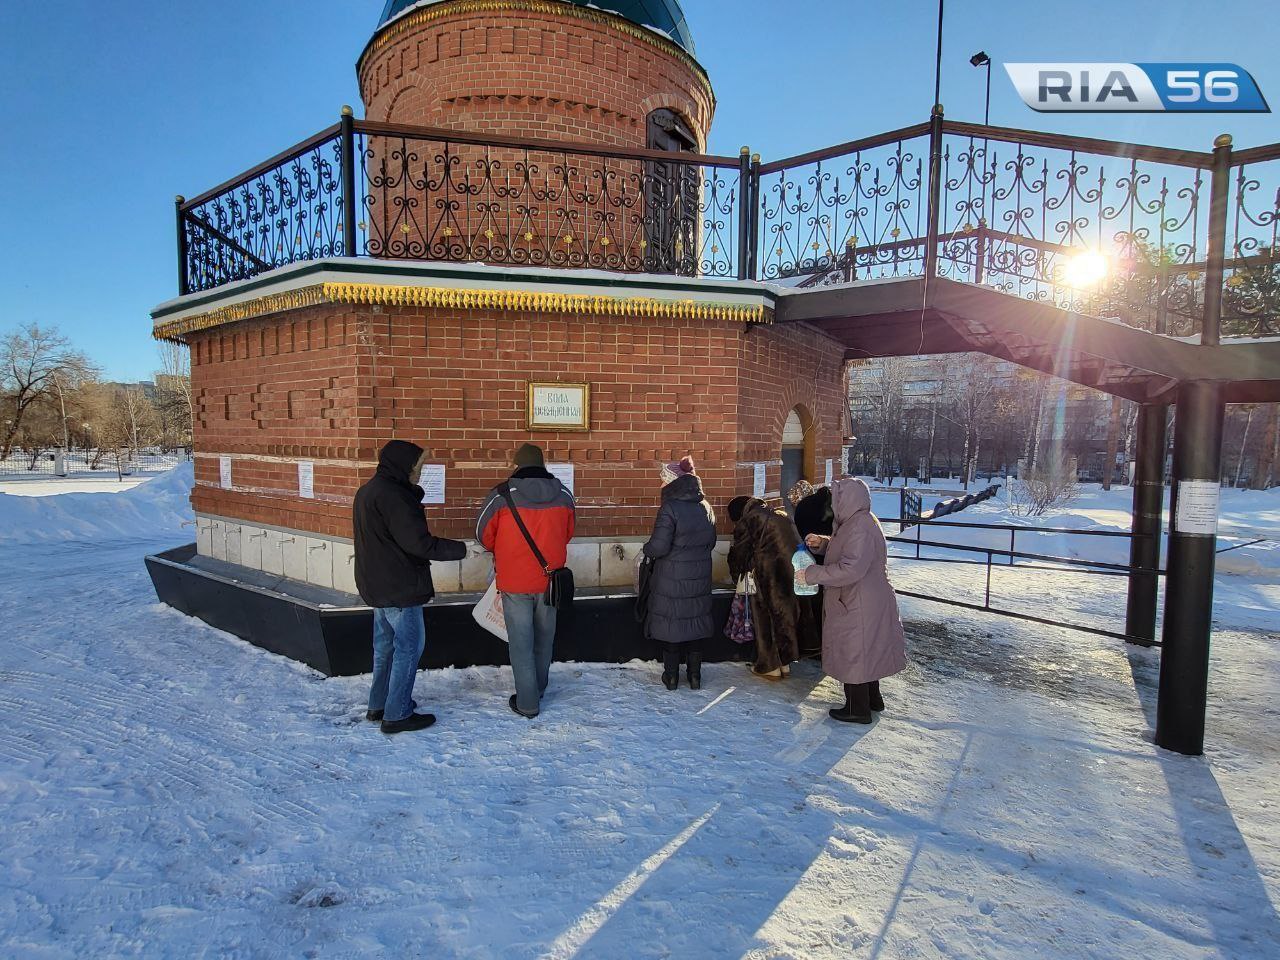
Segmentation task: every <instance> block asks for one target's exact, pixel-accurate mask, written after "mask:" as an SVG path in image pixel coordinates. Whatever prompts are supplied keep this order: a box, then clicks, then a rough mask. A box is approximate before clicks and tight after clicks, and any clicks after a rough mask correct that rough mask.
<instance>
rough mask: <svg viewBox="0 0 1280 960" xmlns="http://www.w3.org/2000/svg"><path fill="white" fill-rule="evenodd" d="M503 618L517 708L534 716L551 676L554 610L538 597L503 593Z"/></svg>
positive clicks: (533, 594) (539, 594) (554, 625)
mask: <svg viewBox="0 0 1280 960" xmlns="http://www.w3.org/2000/svg"><path fill="white" fill-rule="evenodd" d="M502 617H503V619H504V620H505V621H506V623H507V644H508V646H509V647H510V648H511V649H510V651H509V653H510V656H511V673H512V674H513V675H514V677H515V681H516V706H517V707H519V708H520V711H521V712H522V713H537V712H538V706H539V704H540V703H541V702H542V695H543V694H544V693H546V692H547V682H548V680H549V679H550V676H551V655H552V653H554V652H555V642H556V608H555V607H549V606H547V603H546V600H545V599H543V594H541V593H504V594H503V595H502Z"/></svg>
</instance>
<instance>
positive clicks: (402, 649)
mask: <svg viewBox="0 0 1280 960" xmlns="http://www.w3.org/2000/svg"><path fill="white" fill-rule="evenodd" d="M426 643H427V633H426V627H425V625H424V624H423V622H422V608H421V607H375V608H374V611H373V683H372V684H371V685H370V687H369V709H370V710H382V711H383V714H382V717H383V719H384V720H393V721H394V720H403V719H404V718H405V717H407V716H409V714H410V713H412V712H413V681H414V678H415V677H417V675H418V661H419V660H421V659H422V648H423V647H425V646H426Z"/></svg>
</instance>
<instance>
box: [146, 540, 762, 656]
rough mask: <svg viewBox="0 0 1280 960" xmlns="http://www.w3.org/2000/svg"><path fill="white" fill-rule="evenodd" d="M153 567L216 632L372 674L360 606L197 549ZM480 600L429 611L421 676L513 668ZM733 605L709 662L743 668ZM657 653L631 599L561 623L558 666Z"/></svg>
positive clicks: (183, 605) (722, 608) (614, 598)
mask: <svg viewBox="0 0 1280 960" xmlns="http://www.w3.org/2000/svg"><path fill="white" fill-rule="evenodd" d="M146 564H147V571H148V572H149V573H150V574H151V582H152V584H153V585H154V586H155V590H156V596H157V597H159V599H160V601H161V602H162V603H166V604H168V605H169V606H171V607H174V608H175V609H177V610H181V611H182V612H183V613H186V614H189V615H190V616H193V617H198V618H199V619H201V620H203V621H204V622H205V623H207V624H209V625H210V626H212V627H216V628H217V629H219V630H225V631H226V632H227V633H230V634H233V635H235V636H237V637H240V638H241V639H242V640H247V641H249V642H250V643H252V644H254V645H255V646H258V647H262V648H263V649H264V650H270V651H271V652H272V653H278V654H281V655H282V656H286V657H289V658H291V659H293V660H298V661H301V662H302V663H305V664H307V665H308V666H311V667H314V668H315V669H317V670H319V671H320V672H321V673H324V674H326V675H328V676H331V677H346V676H353V675H355V674H361V673H368V672H369V671H370V670H372V669H373V648H372V643H371V638H372V633H373V622H372V614H371V612H370V610H369V608H368V607H366V606H364V605H363V604H362V603H361V602H360V600H359V598H358V597H354V596H352V595H351V594H348V593H343V592H342V591H339V590H328V589H325V588H323V587H314V586H311V585H309V584H303V583H298V582H297V581H293V580H286V579H285V578H283V577H274V576H272V575H270V574H264V573H260V572H258V571H254V570H249V569H247V568H244V567H240V566H236V565H233V564H229V563H222V562H220V561H217V560H212V559H210V558H208V557H200V556H197V555H196V547H195V544H193V543H192V544H187V545H186V546H183V547H176V548H175V549H173V550H166V551H165V552H164V553H159V554H155V555H154V556H149V557H147V558H146ZM478 599H479V596H478V595H476V594H451V595H448V596H441V597H437V598H436V600H435V601H434V602H433V603H431V604H430V605H429V606H428V607H427V608H426V625H427V646H426V650H425V652H424V653H423V655H422V663H421V666H422V668H424V669H432V668H440V667H474V666H502V665H505V664H507V663H508V662H509V661H508V659H507V645H506V644H505V643H503V642H502V641H501V640H499V639H498V638H497V637H495V636H494V635H493V634H491V633H489V632H488V631H486V630H484V629H482V628H481V627H480V625H479V624H477V623H476V622H475V620H474V619H473V618H472V616H471V609H472V607H473V606H474V605H475V603H476V601H477V600H478ZM731 599H732V594H731V593H730V592H728V591H724V592H718V593H716V594H715V612H716V632H715V636H713V637H711V639H710V640H709V641H708V642H706V643H704V645H703V651H704V652H703V659H704V660H705V661H707V662H708V663H721V662H725V661H730V660H742V659H745V658H747V657H749V656H750V655H751V653H752V652H753V651H752V649H751V648H750V647H749V646H748V647H744V646H740V645H739V644H736V643H734V642H733V641H731V640H729V639H727V638H726V637H725V636H724V633H723V627H724V622H725V620H726V619H727V618H728V616H729V603H730V601H731ZM658 654H659V650H658V644H657V643H655V642H654V641H652V640H647V639H645V637H644V635H643V634H642V632H641V630H640V625H639V624H638V623H636V619H635V596H634V595H633V594H630V593H621V592H617V591H609V590H608V589H603V590H596V591H591V590H585V591H580V592H579V594H578V598H577V599H576V600H575V601H574V604H573V609H572V610H571V611H569V612H568V613H562V614H561V616H560V618H559V625H558V628H557V631H556V647H555V659H556V660H557V661H560V662H574V661H577V662H594V663H626V662H627V661H628V660H654V659H657V658H658Z"/></svg>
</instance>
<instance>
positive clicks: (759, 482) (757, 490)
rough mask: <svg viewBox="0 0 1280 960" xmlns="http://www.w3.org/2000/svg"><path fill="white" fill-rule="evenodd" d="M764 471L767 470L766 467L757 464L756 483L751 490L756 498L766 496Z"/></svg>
mask: <svg viewBox="0 0 1280 960" xmlns="http://www.w3.org/2000/svg"><path fill="white" fill-rule="evenodd" d="M764 470H765V465H764V464H763V463H757V464H756V465H755V472H756V475H755V483H754V484H753V485H752V488H751V494H752V496H756V497H763V496H764V485H765V473H764Z"/></svg>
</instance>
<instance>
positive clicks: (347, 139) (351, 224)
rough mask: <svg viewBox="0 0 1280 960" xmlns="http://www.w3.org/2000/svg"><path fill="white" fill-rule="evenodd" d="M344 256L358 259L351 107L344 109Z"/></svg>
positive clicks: (354, 149) (341, 122) (354, 148)
mask: <svg viewBox="0 0 1280 960" xmlns="http://www.w3.org/2000/svg"><path fill="white" fill-rule="evenodd" d="M339 126H340V128H341V139H342V144H341V150H342V170H341V175H342V255H343V256H344V257H358V256H359V255H360V251H359V250H358V249H357V247H356V200H357V197H356V124H355V117H354V115H353V114H352V110H351V108H350V107H348V106H346V105H345V104H344V105H343V107H342V117H341V120H340V121H339Z"/></svg>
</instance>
